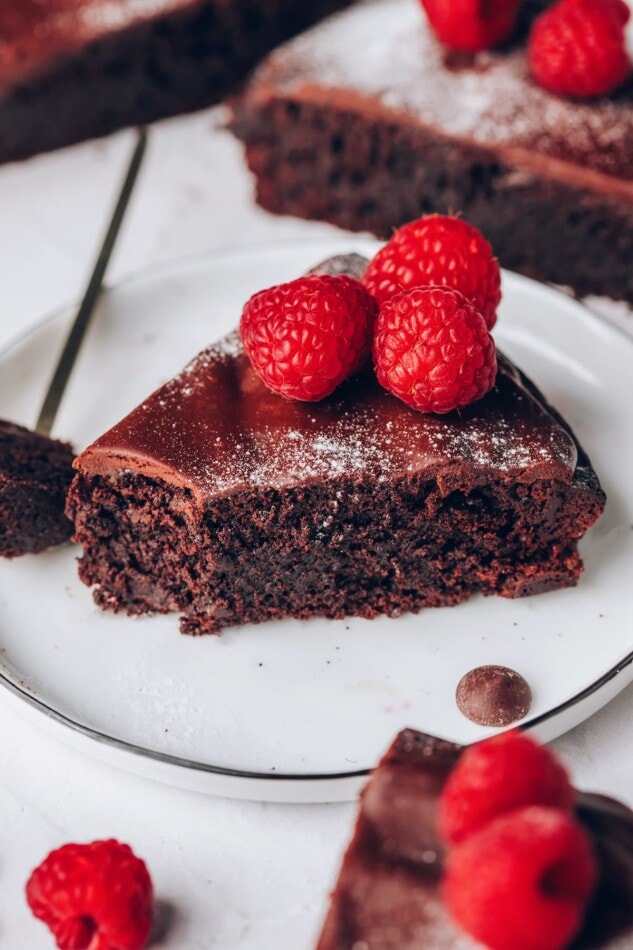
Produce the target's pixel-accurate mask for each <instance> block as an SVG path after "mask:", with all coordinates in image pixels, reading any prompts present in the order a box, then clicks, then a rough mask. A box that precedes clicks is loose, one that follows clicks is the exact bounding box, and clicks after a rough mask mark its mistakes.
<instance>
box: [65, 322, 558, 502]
mask: <svg viewBox="0 0 633 950" xmlns="http://www.w3.org/2000/svg"><path fill="white" fill-rule="evenodd" d="M85 454H86V456H91V457H92V458H101V459H103V458H104V457H108V458H111V459H114V460H115V461H114V467H115V468H117V469H120V468H121V467H125V468H127V469H132V470H138V471H140V472H144V473H149V474H152V475H155V476H159V477H167V478H168V479H169V480H176V481H177V482H178V483H181V484H188V485H190V486H191V487H192V488H194V489H195V490H196V492H198V493H201V494H203V495H204V496H206V497H211V496H218V495H223V494H227V493H230V492H233V491H240V490H250V489H266V488H270V489H280V488H284V487H289V486H301V485H306V484H309V483H311V482H314V481H315V480H321V479H330V480H332V479H334V480H336V479H340V480H342V481H344V480H346V479H348V480H349V479H352V480H355V479H359V478H365V477H369V478H372V479H375V480H377V481H378V482H381V481H385V480H388V479H392V478H394V477H400V476H404V477H408V476H417V475H419V474H422V475H423V476H424V477H428V478H441V479H443V480H445V481H450V480H451V479H452V478H453V477H458V478H460V479H462V480H466V481H470V482H472V483H473V484H475V483H483V482H485V481H489V479H490V477H505V476H507V477H508V478H511V479H518V480H525V481H530V480H533V479H535V478H560V479H562V480H563V481H567V482H569V481H570V480H571V478H572V475H573V472H574V468H575V465H576V446H575V443H574V441H573V439H572V438H571V437H570V436H569V434H568V433H567V432H566V431H565V430H564V429H563V428H562V427H561V426H560V425H558V423H557V422H556V421H555V420H554V419H553V418H552V417H551V415H549V413H548V411H547V409H546V408H545V407H544V406H543V405H541V404H540V403H539V402H537V401H536V400H535V399H534V398H532V396H531V395H530V393H529V392H528V390H527V389H526V388H525V386H524V385H523V382H522V377H521V376H520V375H519V374H518V373H517V371H516V370H515V369H514V367H512V365H511V364H509V363H508V362H507V361H505V360H504V359H503V358H501V359H500V372H499V376H498V384H497V386H496V387H495V389H494V390H493V391H492V392H491V393H490V394H489V395H488V396H486V397H485V398H484V399H483V400H481V401H480V402H478V403H475V404H474V405H472V406H469V407H467V408H466V409H465V410H462V411H461V412H460V413H451V414H450V415H448V416H436V415H423V414H421V413H417V412H414V411H413V410H411V409H409V408H407V407H406V406H405V405H404V404H403V403H402V402H400V401H399V400H397V399H396V398H395V397H393V396H391V395H389V394H388V393H386V392H385V391H384V390H382V389H381V388H380V386H379V385H378V383H377V382H376V379H375V377H374V375H373V373H372V372H371V371H367V372H365V373H363V374H362V375H360V376H358V377H356V378H355V379H352V380H349V381H348V382H347V383H346V384H345V385H344V386H342V387H341V388H340V389H339V390H338V391H337V393H335V394H334V396H332V397H330V398H329V399H326V400H324V401H323V402H320V403H299V402H289V401H286V400H284V399H282V398H281V397H279V396H277V395H276V394H274V393H272V392H270V391H269V390H268V389H266V387H265V386H264V385H263V383H262V382H261V381H260V380H259V378H258V377H257V376H256V374H255V373H254V371H253V369H252V367H251V365H250V363H249V361H248V359H247V357H246V355H245V354H244V353H243V351H242V348H241V344H240V341H239V338H238V337H237V335H236V334H231V335H230V336H229V337H227V338H225V339H224V340H222V341H220V343H218V344H215V345H213V346H212V347H210V348H209V349H207V350H205V351H204V352H203V353H201V354H199V355H198V356H197V357H196V358H195V359H194V360H193V361H192V362H191V363H190V364H189V365H188V366H187V367H186V368H185V370H183V372H182V373H180V374H179V375H178V376H177V377H175V378H174V379H173V380H171V381H170V382H169V383H167V384H166V385H165V386H163V387H162V388H161V389H159V390H158V391H157V392H156V393H154V394H153V395H152V396H150V397H149V399H147V400H146V401H145V402H144V403H142V404H141V406H139V407H138V408H137V409H136V410H134V412H132V413H131V414H130V415H129V416H128V417H127V418H126V419H124V420H123V421H122V422H121V423H119V425H117V426H115V427H114V429H112V430H110V432H108V433H106V434H105V435H104V436H102V437H101V438H100V439H99V440H97V442H96V443H95V444H94V445H93V446H92V447H90V449H88V450H87V452H86V453H85ZM80 463H81V459H80ZM102 470H103V469H102Z"/></svg>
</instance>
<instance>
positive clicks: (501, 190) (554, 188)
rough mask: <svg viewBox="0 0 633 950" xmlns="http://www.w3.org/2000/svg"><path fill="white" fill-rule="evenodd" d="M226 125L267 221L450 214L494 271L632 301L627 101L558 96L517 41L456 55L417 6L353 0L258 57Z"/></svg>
mask: <svg viewBox="0 0 633 950" xmlns="http://www.w3.org/2000/svg"><path fill="white" fill-rule="evenodd" d="M232 125H233V130H234V131H235V133H236V134H237V135H238V136H239V138H241V139H242V140H243V141H244V143H245V146H246V158H247V161H248V164H249V166H250V168H251V170H252V171H253V173H254V174H255V176H256V180H257V196H258V200H259V202H260V204H261V205H263V207H265V208H267V209H268V210H269V211H273V212H276V213H280V214H291V215H297V216H299V217H303V218H317V219H321V220H325V221H329V222H332V223H333V224H337V225H339V226H340V227H343V228H348V229H350V230H353V231H370V232H372V233H374V234H376V235H378V236H380V237H385V238H387V237H390V236H391V233H392V231H393V229H394V228H395V227H398V226H399V225H401V224H403V223H405V222H406V221H410V220H412V219H414V218H417V217H418V216H419V215H420V214H423V213H426V212H430V211H439V212H443V213H447V212H448V213H454V212H458V211H459V212H463V213H464V216H465V217H466V218H467V220H468V221H470V222H471V223H472V224H474V225H475V226H476V227H478V228H480V229H481V230H482V231H483V233H484V234H485V235H486V237H487V238H488V239H489V240H490V241H491V243H492V244H493V246H494V247H495V249H496V252H497V254H498V256H499V259H500V261H501V263H502V265H503V266H505V267H507V268H510V269H513V270H518V271H522V272H523V273H526V274H528V275H531V276H534V277H537V278H539V279H542V280H547V281H553V282H555V283H559V284H563V285H568V286H570V287H572V288H573V289H574V290H575V291H576V293H578V294H580V295H585V294H598V295H604V296H607V297H612V298H614V299H618V300H627V301H629V302H633V269H632V268H631V260H633V92H632V91H631V88H630V86H629V87H628V88H626V89H624V90H623V91H622V92H621V93H619V94H618V95H617V96H614V97H613V98H611V99H601V100H597V101H593V102H588V103H578V102H571V101H565V100H564V99H561V98H558V97H556V96H554V95H552V94H550V93H548V92H546V91H545V90H543V89H541V88H539V87H538V86H537V85H536V84H535V83H534V82H532V81H531V79H530V77H529V75H528V69H527V63H526V56H525V44H524V43H523V42H521V38H520V37H519V41H518V42H517V44H516V45H515V46H514V47H513V48H511V49H505V50H501V51H498V52H494V53H492V52H485V53H480V54H477V55H474V56H466V55H465V54H459V55H456V54H454V53H449V52H447V51H446V49H445V48H444V47H442V46H441V45H440V43H439V42H438V41H437V40H436V39H435V37H434V35H433V34H432V32H431V31H430V28H429V27H428V25H427V22H426V19H425V17H424V13H423V11H422V9H421V6H420V3H419V2H417V0H366V2H363V3H359V4H357V5H355V6H354V7H353V8H351V9H350V10H348V11H345V12H344V13H342V14H339V15H338V16H336V17H332V18H331V19H330V20H329V21H327V22H326V23H324V24H322V25H321V26H319V27H316V28H315V29H313V30H311V31H310V32H309V33H307V34H305V35H304V36H303V37H300V38H299V39H298V40H296V41H294V42H291V43H289V44H288V45H287V46H285V47H283V48H282V49H280V50H278V51H277V52H275V53H274V54H273V55H272V56H271V57H269V59H268V60H267V61H266V62H265V63H264V64H263V65H262V66H261V67H260V69H259V70H258V71H257V72H256V73H255V75H254V77H253V78H252V80H251V81H250V83H249V85H248V87H247V89H246V91H245V93H244V94H243V95H242V96H241V97H240V98H239V99H238V100H237V101H236V102H235V105H234V117H233V123H232Z"/></svg>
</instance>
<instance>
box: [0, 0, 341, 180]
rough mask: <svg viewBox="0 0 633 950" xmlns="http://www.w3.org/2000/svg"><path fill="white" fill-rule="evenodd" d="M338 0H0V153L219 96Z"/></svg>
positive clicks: (102, 130)
mask: <svg viewBox="0 0 633 950" xmlns="http://www.w3.org/2000/svg"><path fill="white" fill-rule="evenodd" d="M346 2H347V0H317V2H315V3H307V4H306V3H302V2H301V0H267V2H266V3H265V4H263V3H261V2H260V0H2V3H1V4H0V162H3V161H4V162H6V161H11V160H15V159H21V158H25V157H26V156H28V155H32V154H34V153H35V152H42V151H47V150H48V149H53V148H59V147H60V146H62V145H69V144H71V143H73V142H78V141H81V140H82V139H86V138H92V137H93V136H99V135H106V134H107V133H108V132H112V131H114V130H115V129H118V128H121V127H122V126H125V125H133V124H144V123H147V122H151V121H153V120H154V119H159V118H162V117H163V116H168V115H174V114H176V113H179V112H189V111H191V110H194V109H200V108H202V107H203V106H207V105H209V104H211V103H213V102H218V101H219V100H221V99H222V98H223V97H224V96H225V95H226V93H227V92H228V91H229V90H231V89H232V88H233V87H234V86H235V84H236V83H237V82H238V81H239V80H240V79H242V78H243V77H244V75H245V74H246V73H247V71H248V70H249V69H250V68H251V67H252V66H253V65H254V64H255V63H256V62H257V60H258V59H260V58H261V57H262V56H263V54H264V53H266V52H267V51H268V50H270V49H271V48H272V47H273V46H275V45H276V44H277V43H279V42H281V40H283V39H286V38H287V37H289V36H291V35H292V34H293V33H296V32H297V31H298V30H301V29H303V28H304V27H305V26H307V25H308V24H310V23H314V21H315V20H317V19H319V17H321V16H324V15H325V14H326V13H330V12H332V11H333V10H336V9H338V8H340V7H342V6H344V5H345V3H346Z"/></svg>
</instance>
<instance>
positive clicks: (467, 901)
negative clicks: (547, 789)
mask: <svg viewBox="0 0 633 950" xmlns="http://www.w3.org/2000/svg"><path fill="white" fill-rule="evenodd" d="M596 876H597V873H596V864H595V859H594V856H593V853H592V849H591V844H590V842H589V839H588V836H587V834H586V833H585V831H584V829H583V828H581V826H580V825H579V824H577V823H576V822H575V821H574V820H573V818H572V816H571V815H569V814H567V813H565V812H562V811H559V810H558V809H556V808H548V807H545V806H541V805H533V806H531V807H529V808H521V809H518V810H517V811H514V812H511V813H510V814H508V815H504V816H503V817H501V818H498V819H497V820H496V821H493V822H492V823H491V824H489V825H487V826H486V827H485V828H484V829H483V830H481V831H478V832H477V833H476V834H474V835H472V837H470V838H468V839H467V840H466V841H464V842H463V843H462V844H459V845H457V847H455V848H454V849H453V850H452V851H450V852H449V854H448V857H447V859H446V865H445V873H444V879H443V882H442V895H443V898H444V901H445V904H446V907H447V909H448V911H449V913H450V914H451V916H452V917H453V919H454V920H455V921H456V923H458V924H459V925H460V926H461V927H462V928H463V929H464V930H465V931H466V932H467V933H469V934H471V935H472V936H473V937H475V939H476V940H478V941H480V942H481V943H482V944H483V945H484V946H486V947H488V948H489V950H563V948H564V947H568V946H569V943H570V941H571V940H572V939H573V938H574V937H575V935H576V934H577V933H578V932H579V930H580V928H581V926H582V921H583V917H584V915H585V911H586V908H587V904H588V902H589V898H590V896H591V893H592V891H593V889H594V886H595V882H596Z"/></svg>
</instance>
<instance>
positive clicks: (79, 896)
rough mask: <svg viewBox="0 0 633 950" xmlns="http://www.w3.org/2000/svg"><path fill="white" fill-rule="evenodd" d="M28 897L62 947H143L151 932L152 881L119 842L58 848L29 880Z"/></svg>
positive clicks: (133, 949)
mask: <svg viewBox="0 0 633 950" xmlns="http://www.w3.org/2000/svg"><path fill="white" fill-rule="evenodd" d="M26 899H27V902H28V905H29V907H30V908H31V910H32V912H33V914H34V915H35V916H36V917H37V918H38V919H39V920H42V921H43V922H44V923H45V924H46V925H47V926H48V928H49V929H50V930H51V932H52V934H53V936H54V937H55V940H56V943H57V946H58V947H59V948H61V950H96V948H98V950H141V948H142V947H144V946H145V944H146V942H147V939H148V936H149V932H150V928H151V923H152V900H153V889H152V882H151V879H150V876H149V873H148V871H147V868H146V866H145V864H144V862H143V861H141V859H140V858H137V857H136V855H135V854H134V853H133V851H132V850H131V848H129V847H128V845H126V844H121V843H120V842H118V841H114V840H108V841H93V842H92V843H91V844H66V845H63V847H61V848H58V849H57V850H56V851H52V852H51V853H50V854H49V855H48V857H47V858H45V859H44V861H42V863H41V864H40V865H39V866H38V867H37V868H36V869H35V870H34V871H33V873H32V874H31V876H30V878H29V880H28V881H27V884H26Z"/></svg>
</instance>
